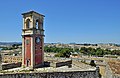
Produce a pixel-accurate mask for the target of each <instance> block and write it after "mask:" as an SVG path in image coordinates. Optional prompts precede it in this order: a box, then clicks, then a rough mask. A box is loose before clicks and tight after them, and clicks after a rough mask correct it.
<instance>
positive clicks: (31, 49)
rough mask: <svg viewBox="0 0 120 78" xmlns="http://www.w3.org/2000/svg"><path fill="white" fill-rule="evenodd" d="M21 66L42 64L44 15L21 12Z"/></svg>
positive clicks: (33, 66)
mask: <svg viewBox="0 0 120 78" xmlns="http://www.w3.org/2000/svg"><path fill="white" fill-rule="evenodd" d="M22 15H23V29H22V66H23V67H30V68H35V67H39V66H42V65H43V64H44V29H43V20H44V17H45V16H44V15H42V14H39V13H37V12H35V11H30V12H26V13H23V14H22Z"/></svg>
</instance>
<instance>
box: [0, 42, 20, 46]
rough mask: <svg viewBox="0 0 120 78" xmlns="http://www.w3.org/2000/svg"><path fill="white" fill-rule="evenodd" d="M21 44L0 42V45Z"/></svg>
mask: <svg viewBox="0 0 120 78" xmlns="http://www.w3.org/2000/svg"><path fill="white" fill-rule="evenodd" d="M13 44H22V42H0V45H13Z"/></svg>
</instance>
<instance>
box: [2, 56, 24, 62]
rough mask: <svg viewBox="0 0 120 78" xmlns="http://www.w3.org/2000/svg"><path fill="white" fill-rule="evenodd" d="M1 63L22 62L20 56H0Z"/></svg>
mask: <svg viewBox="0 0 120 78" xmlns="http://www.w3.org/2000/svg"><path fill="white" fill-rule="evenodd" d="M2 62H3V63H18V62H22V56H13V55H3V56H2Z"/></svg>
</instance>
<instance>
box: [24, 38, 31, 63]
mask: <svg viewBox="0 0 120 78" xmlns="http://www.w3.org/2000/svg"><path fill="white" fill-rule="evenodd" d="M26 40H29V44H27V43H26ZM24 42H25V60H24V63H25V65H26V60H27V59H30V64H31V37H30V36H26V37H25V41H24Z"/></svg>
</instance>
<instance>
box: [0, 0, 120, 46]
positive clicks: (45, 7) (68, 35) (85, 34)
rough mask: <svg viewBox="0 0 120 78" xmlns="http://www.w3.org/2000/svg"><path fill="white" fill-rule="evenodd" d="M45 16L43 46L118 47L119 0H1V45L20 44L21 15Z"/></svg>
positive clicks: (119, 38)
mask: <svg viewBox="0 0 120 78" xmlns="http://www.w3.org/2000/svg"><path fill="white" fill-rule="evenodd" d="M30 10H34V11H36V12H38V13H41V14H43V15H45V20H44V29H45V43H57V42H61V43H71V42H75V43H117V44H120V0H1V1H0V42H21V41H22V39H21V38H22V37H21V33H22V27H23V22H22V15H21V14H22V13H25V12H28V11H30Z"/></svg>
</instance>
